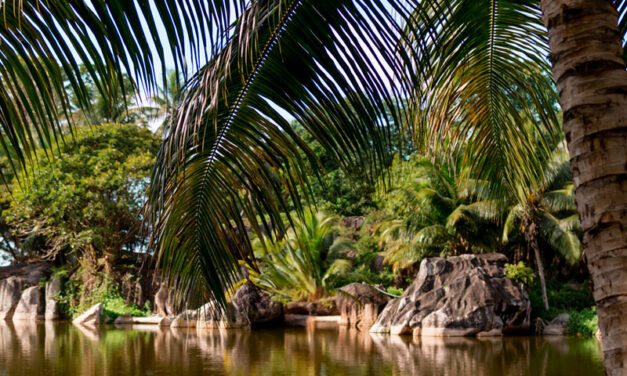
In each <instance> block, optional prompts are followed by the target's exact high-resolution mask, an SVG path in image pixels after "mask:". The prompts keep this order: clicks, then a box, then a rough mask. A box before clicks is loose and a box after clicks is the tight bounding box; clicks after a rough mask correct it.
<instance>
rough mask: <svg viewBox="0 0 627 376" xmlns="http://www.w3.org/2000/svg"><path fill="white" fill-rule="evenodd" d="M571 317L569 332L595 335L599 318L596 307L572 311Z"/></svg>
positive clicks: (568, 324)
mask: <svg viewBox="0 0 627 376" xmlns="http://www.w3.org/2000/svg"><path fill="white" fill-rule="evenodd" d="M568 313H569V314H570V318H569V319H568V323H567V326H568V333H570V334H576V335H582V336H593V335H594V333H596V331H597V329H598V328H599V326H598V318H597V312H596V309H595V307H590V308H585V309H582V310H581V311H570V312H568Z"/></svg>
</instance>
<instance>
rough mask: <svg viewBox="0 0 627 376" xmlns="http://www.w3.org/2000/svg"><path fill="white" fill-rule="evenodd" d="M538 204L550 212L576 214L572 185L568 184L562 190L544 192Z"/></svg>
mask: <svg viewBox="0 0 627 376" xmlns="http://www.w3.org/2000/svg"><path fill="white" fill-rule="evenodd" d="M540 203H541V204H542V205H544V206H545V207H547V208H548V209H549V211H551V212H560V211H571V212H576V211H577V205H576V204H575V187H574V185H573V184H568V185H566V186H565V187H564V188H562V189H555V190H553V191H549V192H545V193H544V194H543V195H542V197H540Z"/></svg>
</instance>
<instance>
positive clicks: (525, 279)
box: [505, 261, 536, 286]
mask: <svg viewBox="0 0 627 376" xmlns="http://www.w3.org/2000/svg"><path fill="white" fill-rule="evenodd" d="M505 270H506V275H507V278H509V279H512V280H514V281H515V282H518V283H520V282H522V283H524V284H525V285H527V286H531V285H532V284H533V281H534V280H535V278H536V275H535V273H534V272H533V269H531V268H529V267H527V266H526V265H525V263H524V262H522V261H519V262H518V264H505Z"/></svg>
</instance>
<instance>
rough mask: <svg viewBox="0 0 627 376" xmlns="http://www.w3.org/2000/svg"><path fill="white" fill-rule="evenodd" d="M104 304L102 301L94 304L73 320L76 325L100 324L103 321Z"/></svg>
mask: <svg viewBox="0 0 627 376" xmlns="http://www.w3.org/2000/svg"><path fill="white" fill-rule="evenodd" d="M103 312H104V306H103V305H102V303H98V304H95V305H93V306H92V307H91V308H89V309H88V310H87V311H85V312H83V313H82V314H81V315H80V316H78V317H77V318H75V319H74V320H72V324H74V325H86V326H99V325H100V323H101V321H102V314H103Z"/></svg>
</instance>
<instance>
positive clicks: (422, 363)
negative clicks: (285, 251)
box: [0, 322, 603, 376]
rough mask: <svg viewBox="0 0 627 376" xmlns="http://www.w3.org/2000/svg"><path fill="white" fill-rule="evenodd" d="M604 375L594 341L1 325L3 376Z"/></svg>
mask: <svg viewBox="0 0 627 376" xmlns="http://www.w3.org/2000/svg"><path fill="white" fill-rule="evenodd" d="M200 374H204V375H309V376H314V375H330V376H334V375H427V376H428V375H434V376H435V375H438V376H440V375H443V376H446V375H472V376H481V375H487V376H496V375H499V376H500V375H534V376H535V375H539V376H544V375H568V376H570V375H586V376H594V375H602V374H603V372H602V363H601V351H600V347H599V344H598V342H597V341H596V340H595V339H594V338H576V337H553V338H551V337H549V338H541V337H505V338H489V339H476V338H416V339H413V338H411V337H398V336H388V335H371V334H369V333H363V332H359V331H355V330H346V329H339V330H315V331H312V330H309V331H308V330H306V329H305V328H302V329H300V328H299V329H296V328H294V329H289V328H288V329H272V330H255V331H250V332H249V331H229V332H228V333H221V332H219V331H205V332H197V331H196V330H175V329H168V328H164V329H160V328H156V327H150V326H145V327H142V328H138V327H133V328H114V327H107V328H103V329H100V330H88V329H84V328H77V327H75V326H72V325H69V324H65V323H55V324H53V323H46V324H27V323H5V322H1V323H0V375H29V376H30V375H53V376H56V375H59V376H61V375H64V376H65V375H103V376H104V375H107V376H108V375H177V376H186V375H200Z"/></svg>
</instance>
